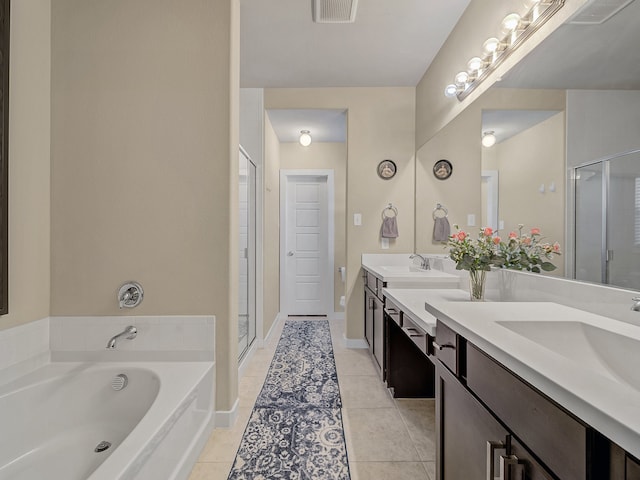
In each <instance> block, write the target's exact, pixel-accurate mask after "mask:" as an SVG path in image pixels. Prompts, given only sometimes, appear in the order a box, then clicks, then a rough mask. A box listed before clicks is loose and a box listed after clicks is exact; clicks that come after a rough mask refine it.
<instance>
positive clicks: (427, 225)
mask: <svg viewBox="0 0 640 480" xmlns="http://www.w3.org/2000/svg"><path fill="white" fill-rule="evenodd" d="M564 106H565V92H564V91H563V90H525V89H506V88H492V89H490V90H488V91H487V92H486V93H485V94H484V95H482V97H480V98H479V99H478V100H476V101H475V102H474V103H473V104H471V105H470V106H469V107H468V108H467V109H466V110H465V111H464V112H462V113H461V114H460V115H458V116H457V117H456V118H454V119H453V121H451V122H450V123H449V124H447V125H446V126H445V127H444V128H442V129H441V130H440V131H439V132H438V134H437V135H435V136H434V137H433V138H432V139H431V140H429V141H428V142H427V143H426V144H425V145H424V146H422V148H420V149H419V150H418V152H417V155H416V251H418V252H426V253H439V254H442V253H446V250H445V249H444V248H443V247H442V245H441V244H437V243H434V242H433V241H432V238H433V218H432V216H431V213H432V211H433V209H434V207H435V205H436V204H437V203H441V204H443V205H444V206H445V207H447V208H448V210H449V222H450V223H451V225H452V230H453V224H455V223H457V224H458V225H460V227H461V228H467V215H468V214H473V215H475V216H476V226H475V227H468V229H469V230H471V231H474V229H478V228H480V227H481V226H482V224H481V221H482V208H481V187H480V185H481V177H480V172H481V163H482V146H481V143H480V140H481V134H482V110H483V109H488V110H491V109H496V110H507V109H512V110H564ZM443 158H444V159H447V160H449V161H450V162H451V163H452V164H453V174H452V175H451V177H450V178H449V179H448V180H444V181H442V180H438V179H437V178H435V177H434V175H433V165H434V163H435V162H436V161H437V160H439V159H443ZM558 166H559V167H561V166H562V163H560V164H559V165H558ZM562 178H564V177H562ZM500 181H502V179H501V180H500ZM562 238H564V237H562Z"/></svg>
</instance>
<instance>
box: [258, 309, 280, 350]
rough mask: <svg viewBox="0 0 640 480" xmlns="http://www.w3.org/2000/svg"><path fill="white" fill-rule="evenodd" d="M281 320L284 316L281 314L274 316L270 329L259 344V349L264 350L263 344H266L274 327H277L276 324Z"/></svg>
mask: <svg viewBox="0 0 640 480" xmlns="http://www.w3.org/2000/svg"><path fill="white" fill-rule="evenodd" d="M283 318H284V316H283V315H282V314H281V313H278V314H277V315H276V318H275V319H274V320H273V323H272V324H271V328H270V329H269V331H268V332H267V335H266V336H265V337H264V339H263V340H262V341H261V342H260V348H264V344H265V343H267V342H268V341H269V340H270V339H271V335H273V332H274V331H275V329H276V327H277V326H278V323H280V322H281V321H282V319H283Z"/></svg>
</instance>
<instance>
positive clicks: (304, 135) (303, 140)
mask: <svg viewBox="0 0 640 480" xmlns="http://www.w3.org/2000/svg"><path fill="white" fill-rule="evenodd" d="M299 141H300V145H302V146H303V147H308V146H309V145H311V132H309V130H300V139H299Z"/></svg>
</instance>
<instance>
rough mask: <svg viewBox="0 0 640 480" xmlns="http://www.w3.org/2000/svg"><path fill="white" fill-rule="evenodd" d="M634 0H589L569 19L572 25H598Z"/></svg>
mask: <svg viewBox="0 0 640 480" xmlns="http://www.w3.org/2000/svg"><path fill="white" fill-rule="evenodd" d="M633 1H634V0H591V1H590V2H587V3H586V4H585V6H584V7H582V8H581V9H580V10H579V11H578V12H577V13H576V14H575V15H574V16H573V18H572V19H571V21H569V23H570V24H572V25H599V24H601V23H604V22H606V21H607V20H609V19H610V18H611V17H613V16H614V15H615V14H616V13H618V12H619V11H620V10H622V9H623V8H624V7H626V6H627V5H629V4H630V3H631V2H633Z"/></svg>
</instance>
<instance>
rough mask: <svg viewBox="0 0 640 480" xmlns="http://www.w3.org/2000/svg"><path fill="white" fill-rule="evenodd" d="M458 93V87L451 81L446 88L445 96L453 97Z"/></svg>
mask: <svg viewBox="0 0 640 480" xmlns="http://www.w3.org/2000/svg"><path fill="white" fill-rule="evenodd" d="M457 94H458V87H456V86H455V85H454V84H453V83H450V84H449V85H447V86H446V87H445V89H444V96H445V97H447V98H453V97H455V96H456V95H457Z"/></svg>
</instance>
